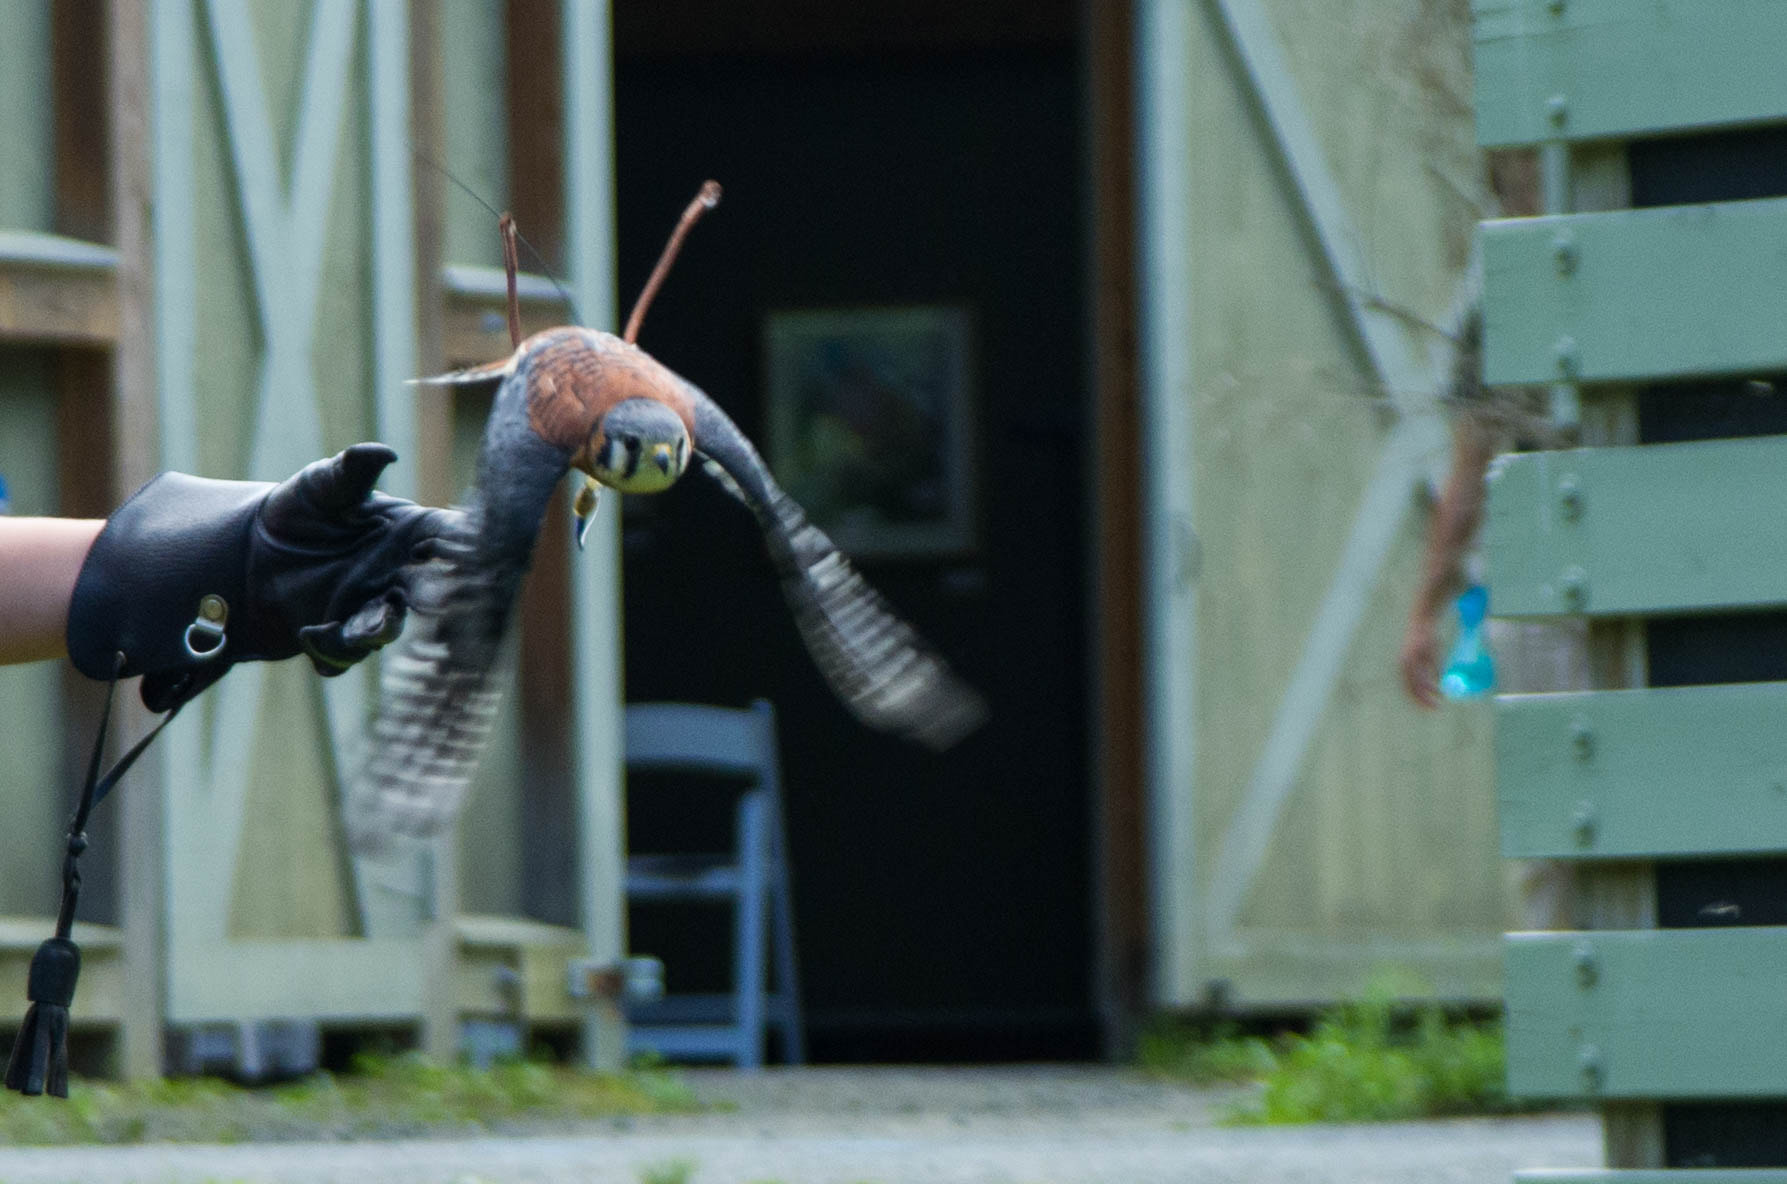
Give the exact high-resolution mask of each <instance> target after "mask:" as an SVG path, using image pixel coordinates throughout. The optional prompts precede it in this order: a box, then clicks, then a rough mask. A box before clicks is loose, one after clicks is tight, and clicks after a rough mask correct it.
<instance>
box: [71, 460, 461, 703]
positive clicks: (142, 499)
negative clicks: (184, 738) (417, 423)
mask: <svg viewBox="0 0 1787 1184" xmlns="http://www.w3.org/2000/svg"><path fill="white" fill-rule="evenodd" d="M396 458H397V454H396V453H395V452H392V451H391V450H390V449H389V448H387V447H385V446H384V445H383V444H356V445H354V446H353V447H351V448H349V449H347V450H346V451H344V452H342V453H341V454H340V455H338V456H335V457H331V458H330V459H328V460H319V461H316V462H315V463H313V464H311V465H309V466H307V467H306V468H305V469H304V470H303V471H301V472H300V473H298V474H297V475H296V476H294V477H292V478H291V479H289V480H287V481H285V482H283V483H281V484H279V485H269V484H266V483H262V482H251V481H215V480H209V479H206V478H203V477H190V476H187V475H186V474H184V473H163V474H162V475H161V476H159V477H156V478H155V479H154V480H152V481H150V482H149V483H148V484H147V485H145V486H143V487H142V488H141V489H140V490H138V491H137V492H136V495H135V496H133V497H132V498H131V499H130V500H129V501H128V502H125V503H124V505H123V506H121V507H120V508H119V509H118V511H117V512H116V513H114V514H113V515H112V516H111V518H110V520H108V521H107V522H106V525H105V529H104V530H102V531H101V532H100V534H99V538H98V539H97V540H96V541H95V542H94V544H93V549H92V550H91V551H89V552H88V554H87V559H86V562H85V564H84V565H83V566H82V567H81V573H80V577H79V578H78V579H77V580H76V582H75V589H74V597H73V599H72V600H71V601H70V603H69V610H68V655H69V657H70V658H71V659H72V660H73V662H74V664H75V667H76V669H78V670H80V672H81V673H83V674H85V675H87V676H89V677H91V678H99V679H108V678H111V677H112V676H113V673H114V665H115V663H116V660H117V655H118V654H120V653H122V654H123V655H124V659H125V662H124V667H123V670H122V673H121V674H120V677H129V676H131V675H134V674H141V675H142V676H143V686H142V695H143V703H144V705H145V706H147V707H148V708H149V709H150V710H151V711H166V710H168V709H169V708H172V707H176V706H178V705H179V704H181V703H184V702H186V701H187V700H189V699H191V698H193V697H194V696H196V695H198V694H199V692H201V691H203V690H204V689H205V688H206V687H208V686H210V685H211V684H212V683H214V682H216V681H217V680H218V679H219V678H222V677H223V675H224V673H225V672H226V671H227V670H228V669H229V668H230V667H231V666H232V665H234V664H235V663H237V662H249V661H255V660H258V659H278V658H289V657H293V656H294V655H296V654H299V653H304V654H308V655H309V656H310V660H311V662H312V663H313V664H314V665H315V666H316V669H317V672H318V673H319V674H323V675H333V674H340V673H341V672H342V671H343V670H346V669H347V668H348V667H349V666H352V665H353V664H354V663H356V662H358V661H360V660H361V659H362V658H364V657H366V656H367V655H368V654H370V653H371V652H372V651H373V650H376V649H378V648H379V647H380V646H382V645H384V644H386V643H387V642H389V641H391V640H392V639H393V638H395V637H396V636H397V634H398V633H399V632H400V631H401V630H402V628H403V619H404V613H405V610H406V609H407V607H408V593H409V581H410V578H411V576H412V574H413V573H414V571H415V570H416V569H415V567H414V565H415V563H416V562H417V561H418V560H419V559H421V558H425V557H426V555H427V554H428V553H429V551H430V549H431V548H432V547H433V546H434V540H435V539H436V537H437V536H438V535H439V534H440V533H441V531H442V530H443V529H445V528H446V527H447V526H448V525H449V523H451V522H452V521H453V520H454V519H455V518H456V517H457V513H456V512H455V511H450V510H434V509H428V508H425V507H422V506H418V505H416V504H414V503H413V502H409V501H405V500H404V499H402V498H397V497H392V496H390V495H388V494H383V493H377V492H375V491H374V490H373V488H372V487H373V484H374V483H375V482H376V481H377V480H378V478H379V474H380V473H381V472H382V471H383V470H384V468H385V466H386V465H388V464H390V463H391V462H392V461H393V460H395V459H396Z"/></svg>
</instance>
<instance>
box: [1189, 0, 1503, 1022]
mask: <svg viewBox="0 0 1787 1184" xmlns="http://www.w3.org/2000/svg"><path fill="white" fill-rule="evenodd" d="M1265 7H1266V9H1267V11H1268V13H1269V15H1270V17H1271V24H1272V27H1273V28H1274V30H1275V31H1276V33H1277V35H1278V37H1279V39H1280V41H1281V43H1282V47H1283V51H1284V56H1285V59H1286V62H1287V65H1288V66H1289V68H1290V71H1291V73H1292V74H1293V75H1294V76H1295V78H1296V81H1297V84H1298V87H1299V88H1300V90H1301V95H1302V103H1303V106H1304V109H1305V110H1306V111H1307V113H1308V117H1309V120H1310V122H1311V124H1312V125H1313V131H1314V133H1315V136H1316V138H1317V140H1318V142H1319V144H1320V146H1321V148H1322V150H1323V152H1324V153H1325V155H1326V158H1327V162H1328V166H1329V168H1330V169H1331V170H1332V171H1333V173H1334V175H1335V180H1336V182H1337V185H1338V188H1339V190H1340V196H1341V199H1342V200H1343V202H1344V204H1345V206H1346V208H1347V210H1348V211H1349V212H1350V214H1351V217H1352V219H1353V221H1354V224H1355V226H1356V227H1357V231H1358V236H1359V240H1360V241H1359V242H1357V243H1356V244H1353V245H1354V246H1356V247H1357V248H1359V249H1360V250H1361V251H1362V252H1363V254H1364V255H1365V256H1366V258H1367V260H1368V264H1369V267H1370V269H1371V273H1370V279H1371V281H1372V283H1373V284H1374V285H1375V291H1374V293H1373V294H1374V295H1377V296H1381V297H1382V298H1384V299H1386V300H1388V301H1391V302H1393V303H1395V304H1396V305H1398V306H1400V307H1403V308H1406V309H1408V310H1410V311H1413V312H1415V313H1417V314H1419V315H1421V316H1424V317H1427V318H1430V319H1432V320H1435V321H1440V320H1444V319H1445V315H1446V310H1447V309H1448V307H1449V306H1450V305H1451V303H1452V301H1453V299H1454V294H1455V288H1456V284H1457V280H1458V277H1459V274H1460V273H1461V272H1462V270H1463V268H1464V266H1465V264H1466V261H1467V256H1468V252H1469V247H1470V236H1471V227H1472V224H1473V222H1474V220H1475V218H1476V217H1477V216H1478V210H1477V208H1476V206H1475V205H1473V204H1472V202H1473V199H1474V198H1475V196H1476V194H1477V192H1478V190H1479V186H1480V181H1479V176H1478V164H1477V154H1476V151H1475V148H1474V147H1473V145H1472V142H1471V124H1470V118H1469V112H1468V96H1469V94H1470V76H1469V70H1468V38H1469V30H1468V28H1467V27H1466V26H1465V24H1464V23H1463V22H1462V21H1460V20H1458V19H1456V17H1457V14H1456V13H1449V12H1448V11H1447V10H1446V9H1445V8H1444V6H1435V5H1433V4H1430V3H1416V2H1413V0H1409V2H1402V0H1347V2H1343V3H1335V2H1333V0H1322V2H1314V0H1301V2H1291V0H1276V2H1273V3H1268V4H1266V6H1265ZM1192 10H1193V11H1194V13H1195V14H1196V15H1195V16H1193V17H1192V26H1193V37H1192V39H1193V42H1194V44H1193V45H1192V47H1191V50H1190V54H1191V64H1190V69H1189V70H1188V71H1187V84H1188V86H1189V91H1190V100H1189V101H1190V106H1191V112H1190V117H1189V123H1190V126H1191V127H1192V128H1193V129H1194V130H1193V134H1192V139H1191V142H1189V143H1188V144H1186V145H1185V148H1184V151H1185V153H1186V154H1187V160H1186V163H1185V177H1186V183H1187V184H1188V185H1189V188H1190V202H1189V205H1190V210H1189V223H1190V226H1191V228H1192V229H1191V240H1192V241H1191V244H1190V249H1191V252H1192V259H1191V271H1192V276H1193V279H1192V284H1191V290H1190V294H1189V301H1190V305H1191V310H1192V311H1191V317H1190V324H1189V326H1187V328H1188V331H1189V332H1190V333H1191V335H1192V357H1193V361H1192V364H1191V370H1192V374H1193V381H1194V393H1193V400H1194V405H1193V409H1192V413H1191V418H1192V422H1193V423H1194V425H1195V426H1194V429H1193V432H1192V436H1193V441H1194V444H1193V450H1192V453H1191V455H1189V456H1185V457H1183V458H1178V459H1177V460H1176V461H1175V459H1174V458H1165V459H1164V462H1157V463H1167V464H1175V465H1176V467H1177V468H1178V470H1179V471H1181V472H1183V473H1185V474H1187V479H1189V480H1192V481H1193V482H1194V490H1193V495H1192V504H1193V505H1194V506H1195V507H1196V522H1195V526H1196V529H1197V532H1198V536H1199V542H1200V544H1201V548H1200V555H1201V568H1200V572H1199V575H1198V576H1197V580H1198V584H1197V587H1198V610H1197V612H1198V616H1197V624H1196V647H1197V652H1198V658H1197V668H1196V672H1195V685H1196V687H1197V693H1196V702H1197V716H1196V732H1195V735H1196V741H1195V750H1196V756H1195V761H1194V764H1195V784H1193V785H1189V786H1184V787H1180V788H1179V790H1178V791H1177V792H1182V793H1185V794H1186V795H1187V796H1188V797H1189V798H1190V800H1191V802H1192V806H1193V810H1194V814H1195V819H1194V821H1195V831H1196V836H1197V837H1196V846H1195V850H1194V851H1192V852H1183V853H1181V856H1180V866H1176V867H1175V868H1173V869H1172V870H1171V871H1170V872H1169V874H1172V875H1184V874H1187V871H1186V869H1187V868H1190V869H1192V870H1191V871H1190V874H1192V875H1194V876H1196V877H1199V878H1198V880H1197V882H1196V884H1195V886H1194V888H1195V891H1194V897H1195V900H1196V901H1197V902H1198V904H1199V907H1194V908H1193V909H1192V913H1193V914H1194V916H1193V918H1192V920H1191V922H1190V923H1188V924H1186V925H1185V926H1184V927H1183V928H1181V929H1180V930H1178V931H1176V932H1173V933H1170V934H1167V935H1164V940H1165V942H1166V945H1167V949H1166V956H1168V957H1171V958H1183V957H1185V951H1186V950H1187V949H1188V948H1189V949H1191V950H1192V951H1194V954H1193V957H1195V959H1196V961H1195V965H1196V966H1197V967H1198V971H1197V977H1198V979H1199V980H1201V982H1199V983H1193V984H1191V986H1192V988H1193V990H1192V992H1191V993H1188V994H1187V995H1186V997H1184V998H1179V999H1167V1000H1164V1001H1165V1002H1178V1003H1191V1002H1195V1001H1196V1000H1197V998H1198V995H1197V994H1196V989H1197V988H1198V987H1200V986H1201V985H1202V983H1208V982H1211V981H1215V980H1220V981H1222V982H1224V983H1226V985H1227V986H1228V988H1229V991H1230V997H1231V998H1232V999H1233V1000H1234V1001H1235V1002H1236V1003H1238V1004H1240V1005H1242V1006H1267V1005H1271V1004H1275V1003H1283V1002H1297V1003H1302V1002H1311V1001H1322V1000H1328V999H1334V998H1338V997H1344V996H1347V995H1351V994H1355V993H1357V992H1359V991H1361V990H1363V989H1364V988H1365V986H1366V985H1367V983H1368V982H1369V981H1370V980H1371V979H1372V978H1373V977H1374V976H1375V975H1377V974H1379V973H1381V972H1383V971H1387V970H1392V969H1394V970H1400V971H1403V972H1412V973H1413V975H1414V977H1415V978H1416V979H1419V980H1424V981H1425V982H1426V983H1427V984H1429V985H1430V986H1431V987H1432V988H1434V989H1435V990H1438V991H1440V992H1441V993H1444V994H1447V995H1452V996H1457V997H1472V998H1480V999H1490V998H1494V997H1495V996H1496V995H1497V994H1498V992H1499V987H1500V982H1499V955H1498V952H1497V948H1496V935H1497V934H1498V933H1499V932H1500V931H1501V929H1502V928H1503V922H1504V919H1505V916H1506V913H1505V902H1506V899H1507V894H1506V891H1505V887H1504V875H1503V871H1502V868H1501V865H1500V862H1499V859H1498V857H1497V853H1496V842H1495V818H1494V798H1493V794H1492V792H1491V783H1490V765H1489V730H1488V718H1487V713H1486V712H1485V711H1484V710H1482V709H1480V708H1476V707H1456V708H1451V709H1448V710H1446V711H1443V712H1439V713H1436V714H1432V715H1428V714H1424V713H1421V712H1418V711H1416V710H1415V709H1414V708H1412V707H1410V706H1409V705H1408V704H1407V703H1406V701H1405V700H1404V699H1403V698H1402V695H1401V692H1400V691H1399V689H1398V685H1397V681H1396V676H1395V664H1394V660H1395V654H1396V649H1397V644H1398V641H1399V636H1400V630H1401V625H1402V622H1403V620H1404V619H1405V617H1406V614H1407V610H1408V604H1409V597H1410V595H1411V594H1412V591H1413V588H1414V584H1415V581H1416V573H1417V570H1418V562H1419V556H1420V549H1421V538H1422V532H1423V529H1424V522H1423V519H1422V516H1421V515H1420V514H1419V513H1410V514H1409V515H1408V517H1407V519H1406V521H1404V522H1403V523H1402V525H1401V526H1400V528H1398V529H1397V530H1396V531H1395V535H1394V541H1393V542H1392V544H1391V546H1390V549H1389V552H1388V556H1387V558H1386V559H1385V561H1384V564H1383V567H1382V570H1381V574H1380V575H1379V577H1378V579H1377V582H1376V585H1375V587H1374V588H1371V589H1367V590H1365V592H1364V593H1363V594H1364V595H1366V596H1368V597H1370V606H1369V608H1367V609H1366V612H1365V617H1364V621H1363V624H1362V625H1361V627H1360V628H1359V631H1358V633H1357V634H1356V636H1355V637H1354V638H1353V640H1352V642H1351V645H1350V647H1348V649H1347V651H1346V657H1345V659H1344V664H1343V669H1342V674H1341V676H1340V678H1339V680H1338V683H1337V684H1336V685H1335V686H1334V689H1333V692H1332V695H1331V697H1330V698H1329V699H1328V701H1327V706H1326V709H1325V713H1324V714H1323V716H1322V718H1321V721H1320V724H1319V726H1318V728H1317V731H1316V734H1315V739H1314V741H1313V743H1312V744H1311V746H1310V747H1309V749H1308V751H1307V754H1306V756H1305V758H1304V759H1303V761H1302V764H1301V768H1300V773H1299V774H1298V776H1297V778H1296V781H1295V784H1294V786H1293V789H1292V792H1291V794H1290V795H1289V797H1288V800H1287V803H1286V805H1285V806H1284V808H1283V811H1282V814H1281V815H1280V816H1279V818H1278V819H1277V821H1276V824H1275V826H1274V827H1273V830H1272V838H1271V843H1270V846H1269V848H1268V850H1267V853H1266V855H1265V857H1264V860H1263V862H1261V863H1260V865H1259V866H1258V867H1257V869H1254V871H1253V875H1252V879H1251V884H1250V885H1249V886H1248V887H1247V889H1246V891H1245V894H1244V895H1243V896H1242V897H1241V904H1240V909H1239V914H1238V916H1237V917H1236V918H1235V925H1234V928H1233V931H1232V932H1231V933H1229V934H1228V935H1227V936H1226V937H1224V936H1223V935H1221V934H1220V933H1212V932H1210V931H1209V930H1207V929H1206V928H1205V924H1206V923H1205V921H1204V919H1203V918H1200V917H1198V916H1196V914H1197V913H1199V912H1200V909H1201V905H1202V902H1204V901H1206V900H1208V899H1209V897H1210V895H1211V889H1210V884H1209V881H1208V877H1209V876H1210V875H1211V869H1212V866H1213V864H1215V862H1216V861H1217V856H1218V853H1219V851H1220V848H1221V844H1222V840H1223V836H1224V833H1225V830H1226V829H1227V828H1228V827H1229V826H1230V825H1231V824H1232V823H1233V822H1234V820H1235V818H1236V816H1237V810H1238V808H1239V807H1240V805H1241V802H1242V800H1243V798H1244V796H1245V795H1246V793H1247V790H1248V786H1249V783H1250V779H1251V778H1253V776H1254V773H1255V770H1256V768H1257V767H1258V766H1259V765H1260V763H1261V760H1262V756H1263V755H1264V752H1263V750H1264V748H1265V745H1266V743H1267V739H1268V736H1269V734H1270V729H1271V725H1272V722H1273V717H1274V713H1275V711H1276V710H1277V709H1278V706H1279V703H1280V700H1281V699H1282V698H1283V697H1284V695H1285V692H1286V687H1287V683H1288V681H1289V679H1290V677H1291V674H1292V671H1293V669H1294V668H1295V667H1296V666H1297V664H1298V660H1299V656H1300V654H1302V652H1303V650H1304V646H1305V644H1306V642H1307V641H1308V639H1309V638H1310V634H1311V629H1312V626H1313V624H1314V621H1315V617H1316V613H1317V609H1318V606H1319V605H1321V603H1322V601H1323V597H1324V594H1325V593H1326V592H1327V590H1328V587H1329V583H1330V581H1331V580H1332V579H1333V577H1334V574H1335V569H1336V565H1337V563H1338V561H1339V559H1340V556H1341V554H1342V549H1343V547H1344V546H1345V545H1346V542H1347V539H1348V535H1349V532H1350V531H1351V530H1352V528H1353V524H1354V520H1355V516H1356V514H1357V513H1358V510H1359V505H1360V502H1361V499H1362V497H1363V495H1364V492H1365V490H1366V487H1367V485H1368V483H1369V482H1370V480H1371V478H1372V474H1373V471H1374V469H1375V467H1376V465H1377V464H1378V461H1379V453H1380V450H1381V449H1382V447H1383V444H1384V442H1385V440H1386V437H1387V429H1388V428H1389V427H1390V426H1391V424H1392V423H1393V421H1394V416H1393V413H1392V412H1391V410H1390V408H1391V403H1392V396H1398V397H1401V396H1412V397H1413V398H1414V399H1415V400H1416V401H1419V399H1420V398H1421V397H1422V395H1423V394H1425V393H1427V392H1402V391H1398V392H1388V391H1384V390H1381V389H1378V387H1377V385H1376V384H1375V383H1374V381H1373V380H1372V379H1371V378H1370V377H1369V376H1368V372H1367V371H1366V369H1365V368H1364V367H1363V366H1362V365H1361V362H1360V354H1359V350H1358V348H1357V346H1356V344H1355V341H1354V339H1353V338H1352V336H1351V334H1350V332H1349V330H1348V329H1347V327H1346V325H1345V323H1344V321H1343V320H1342V318H1341V315H1340V313H1339V311H1338V303H1337V301H1336V300H1335V294H1334V293H1333V291H1332V290H1331V289H1330V288H1329V287H1328V286H1327V284H1326V281H1325V278H1324V276H1323V274H1322V271H1321V268H1320V266H1319V264H1317V263H1316V261H1315V260H1314V259H1313V258H1312V256H1311V252H1310V240H1309V236H1308V233H1307V230H1306V227H1305V226H1304V225H1303V223H1302V221H1301V219H1300V216H1299V214H1298V213H1297V211H1296V209H1295V207H1294V206H1293V204H1292V203H1291V201H1290V200H1289V199H1288V197H1287V194H1286V190H1285V186H1284V181H1283V178H1282V176H1281V172H1280V168H1279V165H1278V164H1277V162H1276V161H1275V159H1274V158H1273V155H1272V151H1271V149H1270V147H1269V145H1268V143H1267V141H1266V140H1265V139H1264V138H1263V137H1262V134H1261V125H1260V122H1259V120H1258V119H1257V117H1256V115H1255V114H1254V112H1252V111H1251V110H1249V108H1248V105H1247V102H1246V101H1245V98H1244V92H1243V90H1242V89H1241V87H1240V86H1239V85H1238V82H1237V77H1236V74H1235V71H1234V70H1233V69H1232V66H1231V63H1230V60H1229V59H1228V57H1227V55H1226V53H1225V51H1224V50H1223V48H1222V45H1221V41H1220V35H1219V33H1218V32H1217V29H1216V26H1215V24H1214V21H1213V19H1212V17H1211V16H1210V15H1209V14H1208V12H1207V11H1206V9H1205V6H1203V5H1194V6H1192ZM1436 344H1437V343H1436V342H1435V341H1433V340H1431V339H1428V338H1427V337H1425V336H1421V335H1418V334H1417V335H1413V336H1411V338H1410V345H1411V347H1412V348H1413V350H1414V352H1415V354H1416V356H1418V357H1425V356H1426V355H1427V354H1428V353H1429V351H1430V349H1432V348H1433V346H1435V345H1436ZM1416 497H1417V491H1416V489H1414V488H1412V487H1411V488H1410V489H1409V490H1408V501H1407V502H1406V503H1399V505H1398V507H1397V508H1398V509H1399V510H1400V509H1402V508H1404V507H1406V508H1408V509H1410V510H1413V509H1414V507H1415V505H1416V500H1415V499H1416Z"/></svg>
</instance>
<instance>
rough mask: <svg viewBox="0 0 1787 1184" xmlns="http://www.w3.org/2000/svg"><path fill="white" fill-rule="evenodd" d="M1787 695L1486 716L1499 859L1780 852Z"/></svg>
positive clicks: (1611, 700)
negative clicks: (1491, 724) (1490, 721)
mask: <svg viewBox="0 0 1787 1184" xmlns="http://www.w3.org/2000/svg"><path fill="white" fill-rule="evenodd" d="M1784 720H1787V683H1779V682H1770V683H1753V684H1747V685H1740V686H1709V687H1675V688H1668V689H1658V690H1632V691H1589V692H1583V693H1580V694H1567V695H1510V696H1504V697H1502V698H1500V699H1498V700H1496V704H1495V780H1496V790H1497V793H1498V795H1499V796H1500V798H1501V824H1502V854H1504V855H1507V856H1509V857H1510V858H1515V859H1530V858H1553V857H1563V858H1589V859H1610V858H1620V857H1633V856H1665V857H1667V856H1676V855H1703V854H1714V853H1740V854H1760V853H1764V852H1779V851H1787V728H1784V727H1782V726H1781V725H1782V721H1784Z"/></svg>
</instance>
